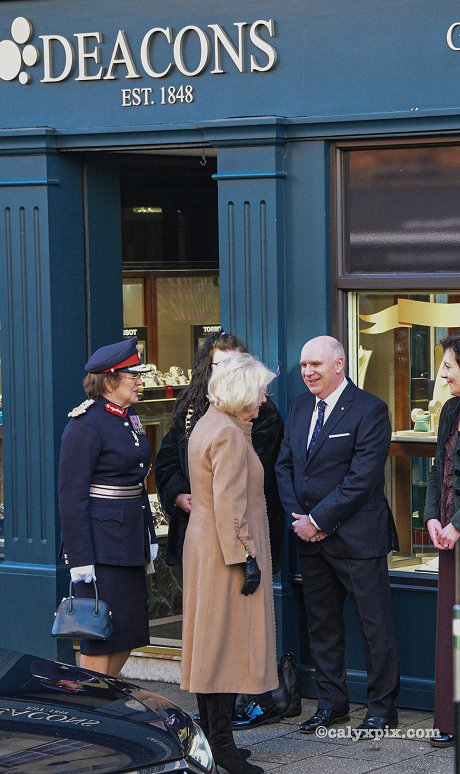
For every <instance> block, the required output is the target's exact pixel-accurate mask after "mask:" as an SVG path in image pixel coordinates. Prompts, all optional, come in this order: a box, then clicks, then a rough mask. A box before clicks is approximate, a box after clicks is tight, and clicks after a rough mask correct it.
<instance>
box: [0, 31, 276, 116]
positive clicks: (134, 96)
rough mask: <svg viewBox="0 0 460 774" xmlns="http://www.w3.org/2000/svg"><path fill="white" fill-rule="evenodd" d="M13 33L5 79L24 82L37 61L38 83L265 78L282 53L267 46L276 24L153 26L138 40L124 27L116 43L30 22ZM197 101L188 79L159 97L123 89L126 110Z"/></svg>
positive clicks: (0, 54)
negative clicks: (233, 75)
mask: <svg viewBox="0 0 460 774" xmlns="http://www.w3.org/2000/svg"><path fill="white" fill-rule="evenodd" d="M10 32H11V39H6V40H0V80H3V81H16V80H18V81H19V83H20V84H22V85H27V84H30V83H31V82H32V80H33V79H32V76H31V73H30V70H31V69H32V68H34V67H36V66H37V65H38V64H39V63H41V64H42V76H43V77H41V78H40V82H41V83H44V84H56V83H60V82H62V81H66V80H67V79H70V78H72V79H73V80H75V81H80V82H81V81H117V80H123V81H129V80H131V81H132V80H143V79H149V80H150V79H154V80H159V79H164V78H167V77H169V76H171V75H176V77H177V74H178V73H179V74H180V75H181V76H184V77H185V78H187V79H188V78H195V77H196V76H199V75H202V74H203V73H209V74H211V75H222V74H223V73H225V72H227V71H229V70H230V69H232V70H234V71H237V72H239V73H246V72H250V73H265V72H268V71H270V70H272V69H273V68H274V67H275V65H276V61H277V51H276V49H275V47H274V45H272V43H271V42H269V41H270V39H271V38H275V37H276V32H275V22H274V20H273V19H257V20H255V21H249V22H234V23H233V29H232V30H228V29H224V27H223V26H222V25H221V24H207V25H203V26H197V25H194V24H188V25H186V26H184V27H181V28H180V29H178V30H176V29H173V27H172V26H165V27H151V28H150V29H147V30H145V31H142V32H141V34H140V35H138V34H137V33H136V34H134V33H133V34H129V33H128V32H127V31H126V30H124V29H119V30H118V31H117V32H116V34H115V35H114V36H113V37H112V38H111V39H110V38H109V37H108V36H107V35H105V34H104V32H102V31H85V32H75V33H73V34H72V35H71V36H65V35H61V34H58V33H56V32H53V34H38V35H36V33H35V30H34V25H33V23H32V21H30V19H27V18H25V17H23V16H18V17H16V18H15V19H14V20H13V22H12V24H11V31H10ZM38 40H40V41H41V44H38ZM224 52H225V55H226V57H225V64H224V56H223V55H224ZM226 68H227V69H226ZM193 99H194V94H193V86H192V85H191V84H190V83H186V82H184V83H183V84H179V85H175V86H174V87H172V86H170V87H167V86H162V87H160V88H159V89H155V92H154V89H153V87H152V86H142V87H135V88H123V89H122V92H121V105H122V107H137V106H140V105H154V104H160V105H164V104H174V102H176V101H180V102H183V103H185V104H189V103H191V102H193Z"/></svg>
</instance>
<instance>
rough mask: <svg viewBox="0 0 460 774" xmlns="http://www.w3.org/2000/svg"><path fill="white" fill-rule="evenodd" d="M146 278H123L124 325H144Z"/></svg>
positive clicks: (128, 326)
mask: <svg viewBox="0 0 460 774" xmlns="http://www.w3.org/2000/svg"><path fill="white" fill-rule="evenodd" d="M144 320H145V315H144V280H143V279H124V280H123V327H125V328H137V327H139V326H140V325H144V324H145V323H144Z"/></svg>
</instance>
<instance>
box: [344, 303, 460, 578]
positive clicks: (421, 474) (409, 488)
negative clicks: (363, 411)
mask: <svg viewBox="0 0 460 774" xmlns="http://www.w3.org/2000/svg"><path fill="white" fill-rule="evenodd" d="M349 300H350V303H349V331H350V346H349V351H350V353H351V354H350V363H349V366H350V375H351V376H352V378H353V379H354V381H356V383H357V384H358V386H359V387H362V388H363V389H365V390H368V391H369V392H372V393H374V394H375V395H378V396H379V397H380V398H382V399H383V400H384V401H385V402H386V403H387V404H388V407H389V413H390V418H391V423H392V431H393V433H392V441H391V446H390V455H389V458H388V462H387V471H386V487H387V498H388V501H389V502H390V505H391V508H392V511H393V514H394V517H395V521H396V525H397V529H398V534H399V540H400V551H399V552H393V555H392V558H391V560H390V566H391V568H392V569H396V570H403V571H407V572H414V571H415V572H425V573H426V572H437V564H438V559H437V551H435V550H434V548H433V546H432V544H431V541H430V539H429V535H428V531H427V530H426V528H425V527H424V526H423V513H424V505H425V495H426V488H427V481H428V474H429V471H430V468H431V464H432V458H433V456H434V454H435V448H436V437H437V429H438V422H439V414H440V411H441V408H442V406H443V404H444V403H445V401H446V400H448V399H449V398H450V397H451V395H450V391H449V388H448V385H447V384H446V382H445V381H444V380H443V379H441V376H440V373H441V369H442V359H443V350H442V346H441V344H440V340H441V339H442V338H443V337H445V336H447V335H450V334H451V333H454V332H456V331H458V330H459V327H460V326H459V324H458V321H459V319H460V290H459V291H457V292H453V291H449V292H446V293H438V292H436V293H414V294H412V293H411V294H405V293H395V292H388V291H387V292H383V291H382V292H373V291H366V292H359V293H352V294H350V298H349Z"/></svg>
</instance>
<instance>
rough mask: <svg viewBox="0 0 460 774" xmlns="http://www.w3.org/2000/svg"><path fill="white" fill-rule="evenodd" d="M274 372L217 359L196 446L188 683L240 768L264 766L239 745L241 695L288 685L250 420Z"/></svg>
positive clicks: (218, 749)
mask: <svg viewBox="0 0 460 774" xmlns="http://www.w3.org/2000/svg"><path fill="white" fill-rule="evenodd" d="M274 377H275V374H273V373H271V372H270V371H268V370H267V369H266V368H265V366H264V365H263V364H262V363H260V362H259V361H258V360H257V359H256V358H254V357H252V356H251V355H248V354H246V353H245V354H241V355H238V356H235V357H232V358H229V359H227V360H225V361H223V362H221V363H219V364H218V365H216V366H215V367H214V370H213V374H212V376H211V379H210V381H209V389H208V393H209V402H210V407H209V409H208V411H207V412H206V414H205V415H204V416H203V417H202V418H201V419H200V420H199V421H198V422H197V423H196V425H195V428H194V429H193V432H192V434H191V436H190V441H189V446H188V460H189V471H190V481H191V489H192V511H191V514H190V520H189V524H188V528H187V533H186V537H185V543H184V559H183V563H184V590H183V606H184V620H183V635H182V637H183V644H182V680H181V687H182V688H184V689H186V690H189V691H193V692H196V693H197V694H198V697H197V698H198V704H199V707H200V715H205V714H207V719H208V723H209V742H210V745H211V750H212V752H213V755H214V759H215V761H216V763H217V764H218V765H222V766H225V768H226V769H227V770H228V771H229V772H231V774H246V773H247V774H250V773H251V772H252V773H253V774H254V772H257V771H261V769H260V768H259V767H257V766H252V765H251V764H249V763H248V762H247V761H245V760H244V759H243V758H242V757H241V756H240V754H239V752H238V750H237V748H236V746H235V744H234V741H233V735H232V731H231V719H232V710H233V701H234V695H235V694H236V693H254V694H258V693H263V692H265V691H269V690H272V689H274V688H276V686H277V684H278V677H277V670H276V657H275V626H274V612H273V594H272V568H271V558H270V545H269V536H268V520H267V512H266V505H265V498H264V489H263V487H264V472H263V467H262V464H261V462H260V460H259V458H258V456H257V454H256V453H255V451H254V449H253V448H252V444H251V421H250V420H251V419H253V418H254V417H256V416H257V414H258V411H259V407H260V405H261V404H262V403H264V402H265V401H266V395H265V390H266V387H267V385H268V384H269V383H270V382H271V381H272V379H273V378H274Z"/></svg>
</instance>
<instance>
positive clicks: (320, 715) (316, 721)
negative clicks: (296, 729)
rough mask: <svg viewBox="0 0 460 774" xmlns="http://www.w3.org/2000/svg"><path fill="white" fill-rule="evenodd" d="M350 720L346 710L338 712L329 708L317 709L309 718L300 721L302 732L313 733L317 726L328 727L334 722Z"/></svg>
mask: <svg viewBox="0 0 460 774" xmlns="http://www.w3.org/2000/svg"><path fill="white" fill-rule="evenodd" d="M347 720H350V715H349V714H348V712H339V711H337V710H330V709H318V710H316V712H315V714H314V715H312V717H311V718H309V719H308V720H306V721H305V723H302V725H301V726H300V731H301V732H302V734H314V733H315V731H316V729H317V728H320V727H321V728H329V726H332V725H333V724H334V723H345V722H346V721H347Z"/></svg>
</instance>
